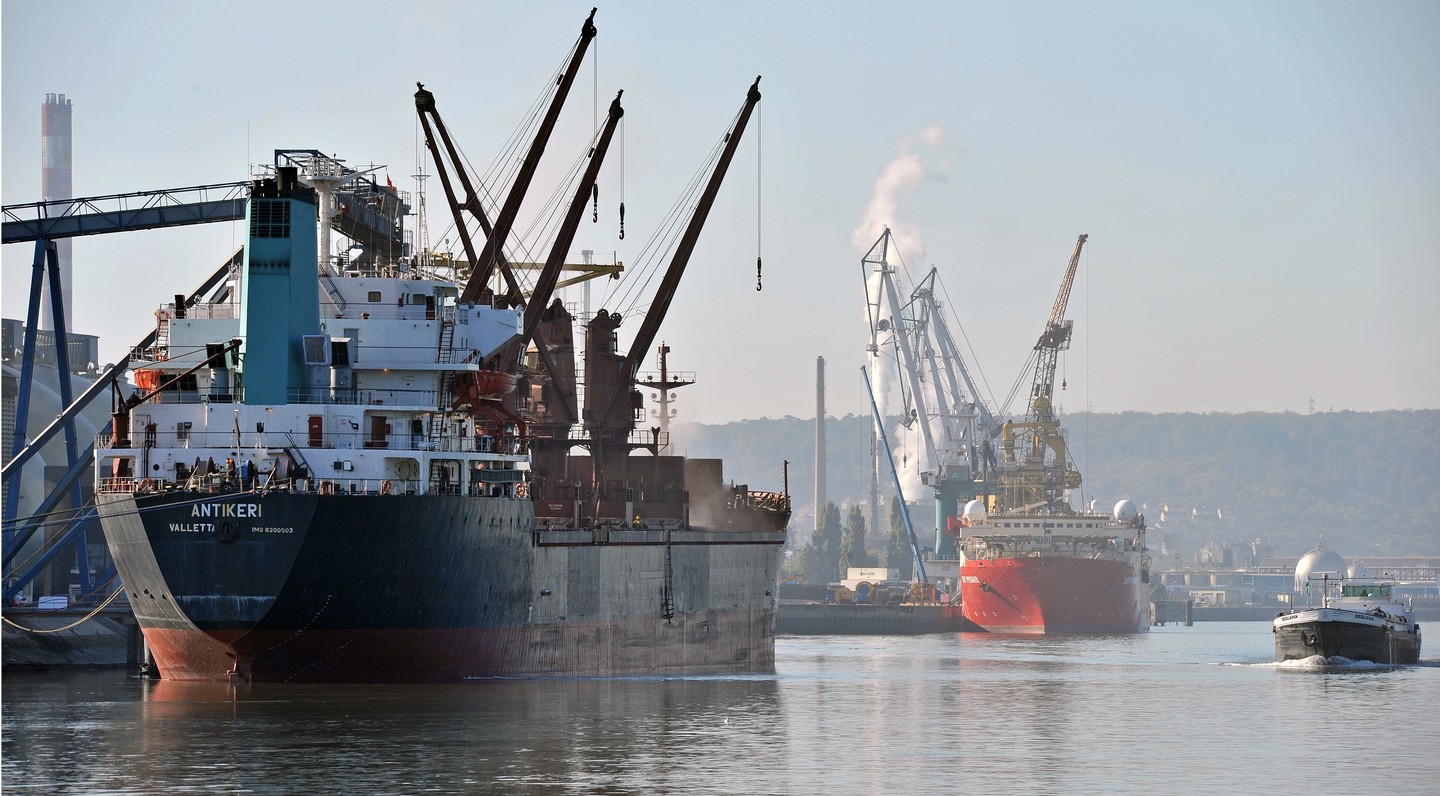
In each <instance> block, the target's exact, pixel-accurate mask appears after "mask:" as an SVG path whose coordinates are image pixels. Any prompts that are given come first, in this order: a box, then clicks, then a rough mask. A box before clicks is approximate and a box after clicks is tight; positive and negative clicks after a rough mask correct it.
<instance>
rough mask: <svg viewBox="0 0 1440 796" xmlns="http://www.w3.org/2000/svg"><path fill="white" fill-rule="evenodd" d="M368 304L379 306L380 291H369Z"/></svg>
mask: <svg viewBox="0 0 1440 796" xmlns="http://www.w3.org/2000/svg"><path fill="white" fill-rule="evenodd" d="M370 303H371V304H379V303H380V291H378V290H372V291H370Z"/></svg>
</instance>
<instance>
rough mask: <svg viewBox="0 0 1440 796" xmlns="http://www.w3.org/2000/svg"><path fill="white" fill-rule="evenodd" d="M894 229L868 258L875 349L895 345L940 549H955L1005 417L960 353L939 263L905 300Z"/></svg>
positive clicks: (946, 554)
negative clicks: (894, 260)
mask: <svg viewBox="0 0 1440 796" xmlns="http://www.w3.org/2000/svg"><path fill="white" fill-rule="evenodd" d="M890 239H891V233H890V230H889V229H888V228H887V229H886V230H885V231H884V233H882V234H881V236H880V239H879V240H877V241H876V242H875V245H874V246H872V247H871V249H870V251H869V252H868V253H867V254H866V255H865V257H864V258H863V259H862V267H863V268H865V269H866V271H867V274H866V275H867V277H868V276H870V275H873V276H874V277H875V282H876V285H875V293H874V295H871V293H870V291H871V284H870V282H871V280H870V279H868V278H867V280H866V299H867V313H868V315H869V318H870V335H871V336H870V340H871V342H870V353H871V355H872V356H874V357H876V358H877V359H878V358H879V356H880V354H881V350H882V349H889V350H890V351H891V352H892V354H893V358H894V360H895V363H896V367H897V369H898V375H899V376H900V387H901V405H902V408H903V414H904V422H905V424H906V425H907V426H918V427H919V433H920V438H921V443H922V445H923V449H924V453H925V459H924V462H925V464H924V465H923V466H922V468H921V470H920V477H921V480H922V481H923V483H924V484H925V485H926V486H929V487H930V488H932V489H933V490H934V492H935V526H936V538H935V553H936V555H937V556H939V557H941V558H953V557H954V556H955V553H956V551H955V537H954V534H953V529H952V528H950V525H951V518H954V517H958V516H959V514H960V508H961V506H963V504H964V503H965V502H966V501H968V500H970V499H972V498H974V497H976V496H977V495H981V494H987V493H988V492H989V489H988V488H987V484H988V483H989V481H990V479H991V478H992V477H993V473H994V470H995V464H996V462H995V457H994V455H993V452H991V451H990V449H989V440H990V439H992V438H993V437H994V436H995V435H996V433H998V428H999V424H998V421H997V420H996V419H995V416H994V415H993V414H992V413H991V411H990V409H989V407H987V406H986V404H985V402H984V401H983V400H981V399H980V398H979V393H978V391H977V389H976V386H975V382H974V380H973V379H972V378H971V375H970V370H969V368H967V367H966V366H965V361H964V359H963V358H962V357H961V356H960V352H959V348H958V347H957V346H956V344H955V340H954V338H953V337H952V336H951V335H950V329H949V326H948V325H947V324H946V322H945V319H944V312H943V306H942V304H941V303H940V301H939V299H938V298H937V297H936V285H937V282H938V279H939V270H938V269H936V268H931V269H930V272H929V273H928V274H927V275H926V276H925V278H924V279H922V280H921V281H920V283H919V284H918V285H917V286H916V287H915V288H914V290H912V291H911V293H910V295H909V300H908V301H907V302H906V303H905V304H903V305H902V304H901V302H900V291H899V288H898V287H897V286H896V281H895V269H894V268H893V267H891V265H890V263H889V259H888V257H889V250H890V247H891V240H890Z"/></svg>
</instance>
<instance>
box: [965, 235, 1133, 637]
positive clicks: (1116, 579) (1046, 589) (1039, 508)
mask: <svg viewBox="0 0 1440 796" xmlns="http://www.w3.org/2000/svg"><path fill="white" fill-rule="evenodd" d="M1086 237H1087V236H1085V235H1081V236H1080V237H1079V239H1078V241H1077V242H1076V244H1075V252H1074V254H1073V255H1072V256H1071V258H1070V265H1069V268H1068V270H1067V271H1066V274H1065V278H1064V280H1063V281H1062V282H1061V287H1060V292H1059V295H1058V296H1057V297H1056V300H1055V305H1054V307H1053V308H1052V310H1051V313H1050V317H1049V319H1048V320H1047V322H1046V325H1045V331H1044V332H1043V333H1042V334H1041V336H1040V339H1039V341H1038V342H1037V343H1036V344H1035V346H1034V349H1033V350H1034V354H1033V357H1034V362H1035V367H1034V377H1033V380H1032V384H1031V392H1030V401H1029V406H1028V408H1027V410H1026V416H1025V419H1024V420H1023V421H1019V422H1012V423H1004V424H1002V426H1001V428H1000V443H1001V445H1000V458H999V461H998V462H996V463H995V464H996V467H995V470H996V473H997V475H996V487H995V489H994V492H995V494H994V495H993V496H992V497H991V498H990V499H989V500H980V499H977V500H971V501H970V502H968V503H967V504H966V506H965V508H964V510H963V512H962V514H961V516H960V517H959V518H957V519H958V522H957V523H956V525H957V526H958V532H959V540H958V543H957V547H958V550H959V558H960V599H961V605H962V606H963V609H964V613H965V618H966V619H968V620H969V621H971V622H973V623H974V624H976V625H979V626H980V627H982V628H984V629H985V630H988V631H992V632H1002V633H1135V632H1141V631H1145V630H1148V629H1149V627H1150V622H1149V603H1150V601H1149V586H1148V585H1147V584H1148V583H1149V580H1150V577H1149V564H1148V559H1147V557H1146V553H1145V518H1144V516H1143V515H1140V514H1139V513H1138V512H1137V510H1136V508H1135V506H1134V504H1133V503H1131V502H1130V501H1128V500H1122V501H1120V502H1118V503H1116V505H1115V508H1114V511H1113V512H1112V514H1109V515H1107V514H1105V513H1103V512H1100V511H1096V510H1095V507H1094V505H1093V503H1092V505H1091V506H1090V507H1089V508H1088V509H1086V510H1076V509H1075V508H1073V507H1072V505H1071V502H1070V501H1071V494H1072V491H1073V490H1075V489H1077V488H1078V487H1079V486H1080V482H1081V478H1080V472H1079V471H1078V470H1076V469H1075V467H1074V466H1073V463H1072V462H1071V461H1070V458H1069V452H1068V446H1067V444H1066V440H1065V436H1064V434H1063V432H1062V431H1061V428H1060V421H1059V419H1058V418H1057V417H1056V416H1055V412H1054V407H1053V403H1052V400H1053V395H1054V388H1055V364H1056V357H1057V355H1058V353H1059V352H1060V351H1063V350H1065V349H1067V348H1069V345H1070V336H1071V330H1072V328H1073V324H1072V322H1071V321H1068V320H1066V319H1065V317H1064V315H1065V306H1066V304H1067V302H1068V300H1069V296H1070V287H1071V285H1072V284H1073V283H1074V279H1075V270H1076V268H1077V266H1078V265H1079V261H1080V252H1081V250H1082V249H1083V248H1084V245H1085V241H1086ZM987 445H988V443H987Z"/></svg>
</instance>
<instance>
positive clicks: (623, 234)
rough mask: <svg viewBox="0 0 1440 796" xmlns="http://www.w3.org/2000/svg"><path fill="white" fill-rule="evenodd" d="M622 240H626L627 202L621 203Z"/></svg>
mask: <svg viewBox="0 0 1440 796" xmlns="http://www.w3.org/2000/svg"><path fill="white" fill-rule="evenodd" d="M620 240H625V203H624V202H621V203H620Z"/></svg>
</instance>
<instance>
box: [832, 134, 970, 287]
mask: <svg viewBox="0 0 1440 796" xmlns="http://www.w3.org/2000/svg"><path fill="white" fill-rule="evenodd" d="M922 155H923V157H922ZM945 155H946V136H945V130H944V129H943V128H942V127H940V125H938V124H935V123H933V122H932V123H931V124H930V125H928V126H927V127H925V128H924V129H923V130H921V131H920V132H918V133H913V134H911V135H907V136H905V137H904V138H902V139H900V154H899V155H898V156H896V158H895V159H894V160H892V161H890V162H889V163H886V164H885V167H884V168H882V169H881V170H880V176H879V177H878V178H877V179H876V180H875V185H874V187H873V188H872V189H871V191H870V201H869V202H867V203H866V204H865V210H864V212H863V213H861V215H860V223H859V224H858V225H856V227H855V230H854V231H853V232H852V233H851V235H850V240H851V242H852V243H853V244H854V245H855V248H857V249H859V250H860V251H861V252H862V253H863V252H865V251H868V250H869V249H870V246H871V245H872V244H874V243H875V240H876V239H877V238H879V237H880V234H881V233H882V232H884V231H885V227H889V228H890V230H891V232H892V233H893V234H894V237H895V238H896V239H897V242H898V243H900V244H901V245H903V246H904V251H905V253H906V254H907V256H908V257H910V258H911V259H914V260H916V261H919V260H921V259H923V258H924V256H925V238H924V236H923V235H921V233H920V229H919V227H917V226H915V225H914V224H912V223H909V222H906V221H905V220H904V219H902V218H901V217H900V199H901V198H902V196H903V195H904V194H907V193H909V192H911V191H913V190H915V188H917V187H919V186H920V185H923V184H925V183H927V182H944V181H945V179H946V178H947V176H948V170H949V164H948V163H947V162H946V158H945Z"/></svg>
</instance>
